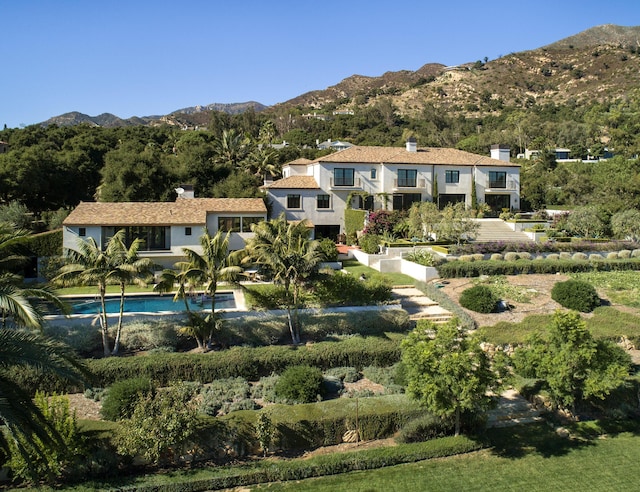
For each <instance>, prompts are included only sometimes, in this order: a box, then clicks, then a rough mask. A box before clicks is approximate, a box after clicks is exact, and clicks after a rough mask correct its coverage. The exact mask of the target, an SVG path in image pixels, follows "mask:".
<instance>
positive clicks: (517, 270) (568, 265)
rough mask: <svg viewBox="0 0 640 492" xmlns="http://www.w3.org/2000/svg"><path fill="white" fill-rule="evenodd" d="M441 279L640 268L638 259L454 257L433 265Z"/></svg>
mask: <svg viewBox="0 0 640 492" xmlns="http://www.w3.org/2000/svg"><path fill="white" fill-rule="evenodd" d="M436 268H437V269H438V274H439V275H440V277H442V278H457V277H479V276H480V275H519V274H523V273H542V274H553V273H576V272H591V271H593V270H602V271H618V270H640V259H638V258H630V259H616V260H613V259H604V258H603V259H602V260H599V261H589V260H570V259H567V260H563V259H544V260H516V261H499V260H498V261H496V260H485V261H473V262H468V261H460V260H453V261H449V262H447V263H443V264H441V265H438V266H437V267H436Z"/></svg>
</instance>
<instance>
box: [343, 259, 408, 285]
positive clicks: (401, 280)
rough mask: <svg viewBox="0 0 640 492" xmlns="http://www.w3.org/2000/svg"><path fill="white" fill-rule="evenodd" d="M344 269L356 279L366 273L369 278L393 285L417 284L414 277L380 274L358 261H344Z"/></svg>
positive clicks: (400, 274) (399, 274)
mask: <svg viewBox="0 0 640 492" xmlns="http://www.w3.org/2000/svg"><path fill="white" fill-rule="evenodd" d="M342 267H343V268H344V269H345V270H347V271H348V272H349V273H351V274H352V275H355V276H356V277H360V275H361V274H363V273H364V274H365V275H366V276H367V277H369V278H384V279H386V280H388V281H389V282H391V284H392V285H414V284H415V282H416V280H415V279H414V278H413V277H410V276H409V275H405V274H403V273H380V272H378V271H377V270H374V269H373V268H369V267H368V266H365V265H363V264H362V263H360V262H358V260H344V261H343V262H342Z"/></svg>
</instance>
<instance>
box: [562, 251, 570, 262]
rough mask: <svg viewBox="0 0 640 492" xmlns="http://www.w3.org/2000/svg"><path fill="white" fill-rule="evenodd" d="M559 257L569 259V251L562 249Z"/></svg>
mask: <svg viewBox="0 0 640 492" xmlns="http://www.w3.org/2000/svg"><path fill="white" fill-rule="evenodd" d="M560 259H561V260H570V259H571V253H569V252H567V251H562V252H561V253H560Z"/></svg>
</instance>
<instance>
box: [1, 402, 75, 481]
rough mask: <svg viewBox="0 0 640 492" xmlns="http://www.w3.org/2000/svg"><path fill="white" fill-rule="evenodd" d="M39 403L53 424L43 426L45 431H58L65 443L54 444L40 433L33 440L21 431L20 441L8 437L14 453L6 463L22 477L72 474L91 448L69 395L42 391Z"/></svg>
mask: <svg viewBox="0 0 640 492" xmlns="http://www.w3.org/2000/svg"><path fill="white" fill-rule="evenodd" d="M35 404H36V406H37V407H38V409H39V410H40V411H41V412H42V416H43V417H44V419H45V420H46V421H47V423H48V424H49V425H50V426H51V428H45V429H43V432H46V434H48V435H49V437H50V438H51V437H52V436H53V435H54V432H55V433H57V438H58V439H60V440H61V441H62V443H64V445H62V446H52V445H50V444H48V443H47V442H45V441H43V440H42V439H41V438H40V437H36V436H34V438H33V440H32V441H27V440H26V439H25V438H24V437H23V436H22V435H19V436H18V437H17V441H13V440H8V443H9V451H10V457H9V460H8V461H7V462H6V463H5V465H6V466H8V467H9V468H11V471H12V473H13V475H14V476H15V477H18V478H20V479H23V480H27V481H34V482H35V483H37V482H39V481H46V482H54V481H56V479H59V478H61V477H63V476H65V475H66V476H67V477H68V476H69V475H71V474H72V473H73V472H74V471H75V470H74V469H75V468H80V467H79V466H78V465H79V464H80V463H82V461H83V460H84V459H85V458H86V451H87V449H86V446H85V443H84V442H83V439H82V435H81V433H80V431H79V428H78V423H77V420H76V416H75V413H73V412H72V411H71V407H70V404H69V398H68V397H66V396H58V395H53V396H51V397H48V396H47V395H45V394H44V393H40V392H39V393H37V394H36V397H35ZM18 446H19V448H18ZM19 449H20V451H21V452H20V451H19Z"/></svg>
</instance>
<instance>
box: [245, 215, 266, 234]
mask: <svg viewBox="0 0 640 492" xmlns="http://www.w3.org/2000/svg"><path fill="white" fill-rule="evenodd" d="M263 220H264V218H263V217H242V232H251V226H252V225H253V224H257V223H258V222H262V221H263Z"/></svg>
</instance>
